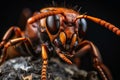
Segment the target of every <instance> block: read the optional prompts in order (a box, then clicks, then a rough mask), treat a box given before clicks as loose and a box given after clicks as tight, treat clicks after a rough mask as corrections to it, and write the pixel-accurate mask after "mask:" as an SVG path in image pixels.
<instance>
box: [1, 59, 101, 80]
mask: <svg viewBox="0 0 120 80" xmlns="http://www.w3.org/2000/svg"><path fill="white" fill-rule="evenodd" d="M41 65H42V60H41V59H37V60H32V58H31V57H19V58H14V59H11V60H8V61H6V62H5V63H4V64H3V65H1V66H0V80H23V79H25V78H27V77H29V78H31V79H32V80H40V77H41V76H40V74H41ZM31 79H27V80H31ZM47 79H48V80H99V79H98V77H97V72H95V71H90V72H87V71H85V70H79V69H78V68H77V67H76V66H75V65H68V64H65V63H62V62H60V61H59V60H58V59H54V58H52V59H51V60H50V61H49V64H48V68H47Z"/></svg>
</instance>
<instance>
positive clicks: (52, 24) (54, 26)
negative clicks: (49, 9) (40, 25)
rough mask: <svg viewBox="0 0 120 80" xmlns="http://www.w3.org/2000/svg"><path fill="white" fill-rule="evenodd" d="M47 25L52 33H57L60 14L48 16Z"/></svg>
mask: <svg viewBox="0 0 120 80" xmlns="http://www.w3.org/2000/svg"><path fill="white" fill-rule="evenodd" d="M46 26H47V29H48V31H49V32H50V33H51V34H52V35H55V34H56V33H57V32H58V31H59V28H60V18H59V16H58V15H52V16H48V17H47V18H46Z"/></svg>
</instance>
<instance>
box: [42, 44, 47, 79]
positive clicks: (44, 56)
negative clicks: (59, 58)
mask: <svg viewBox="0 0 120 80" xmlns="http://www.w3.org/2000/svg"><path fill="white" fill-rule="evenodd" d="M47 53H48V49H47V47H46V45H45V44H43V45H42V59H43V63H42V71H41V80H46V79H47V77H46V76H47V75H46V71H47V70H46V69H47V65H48V56H47Z"/></svg>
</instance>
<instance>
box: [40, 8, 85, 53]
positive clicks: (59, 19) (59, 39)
mask: <svg viewBox="0 0 120 80" xmlns="http://www.w3.org/2000/svg"><path fill="white" fill-rule="evenodd" d="M57 9H58V8H45V9H43V10H41V12H46V11H54V10H57ZM59 10H64V11H65V12H64V14H56V15H51V16H48V17H47V18H45V19H43V21H44V22H42V21H41V23H45V24H44V25H43V26H46V28H47V30H46V31H47V33H48V35H49V37H50V40H51V42H52V43H53V44H54V46H56V47H59V48H60V50H61V51H63V52H71V51H72V50H73V49H74V48H75V47H76V46H77V45H78V43H79V42H78V39H79V41H81V40H82V38H83V37H84V35H85V32H86V29H87V23H86V21H85V19H77V20H76V17H77V16H78V15H79V14H78V13H77V12H75V11H73V10H71V9H65V8H59Z"/></svg>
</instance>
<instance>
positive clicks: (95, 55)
mask: <svg viewBox="0 0 120 80" xmlns="http://www.w3.org/2000/svg"><path fill="white" fill-rule="evenodd" d="M76 51H77V52H76V54H84V53H85V52H88V51H89V52H90V53H91V54H92V61H93V63H94V67H95V68H96V69H97V70H98V72H99V73H100V75H101V77H102V79H103V80H112V76H111V74H110V71H109V70H108V68H107V67H106V66H105V65H104V64H103V62H102V60H101V56H100V52H99V50H98V49H97V47H96V46H95V45H94V44H93V43H92V42H90V41H83V42H81V43H80V44H79V47H78V49H76Z"/></svg>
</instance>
